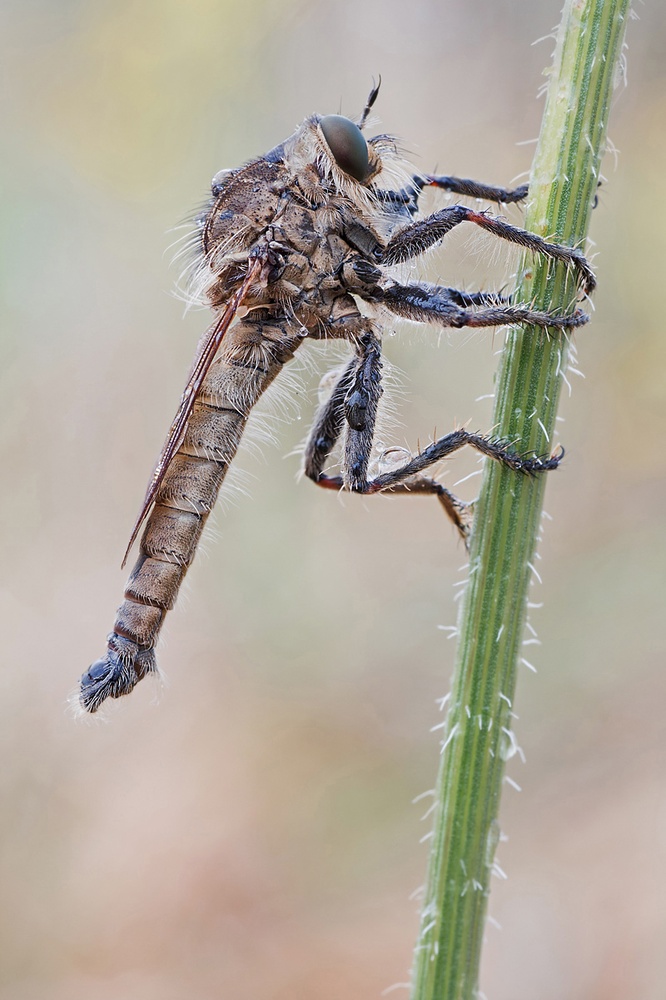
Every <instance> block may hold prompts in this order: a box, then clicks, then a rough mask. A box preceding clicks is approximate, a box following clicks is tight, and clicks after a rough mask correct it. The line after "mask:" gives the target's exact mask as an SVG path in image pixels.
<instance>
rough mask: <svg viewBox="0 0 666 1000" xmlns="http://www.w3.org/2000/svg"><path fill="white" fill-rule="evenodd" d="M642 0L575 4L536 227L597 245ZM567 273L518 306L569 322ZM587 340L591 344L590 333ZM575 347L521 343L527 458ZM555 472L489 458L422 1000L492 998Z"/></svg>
mask: <svg viewBox="0 0 666 1000" xmlns="http://www.w3.org/2000/svg"><path fill="white" fill-rule="evenodd" d="M628 7H629V3H628V0H566V4H565V8H564V12H563V16H562V22H561V25H560V28H559V31H558V36H557V43H556V49H555V57H554V66H553V68H552V69H551V70H550V73H549V77H550V80H549V86H548V92H547V101H546V108H545V112H544V118H543V122H542V127H541V135H540V138H539V143H538V146H537V150H536V154H535V159H534V163H533V166H532V173H531V178H530V186H529V190H530V195H529V203H528V206H527V213H526V222H525V225H526V228H527V229H529V230H530V231H531V232H534V233H538V234H539V235H541V236H544V237H547V238H548V239H551V240H554V241H557V242H560V243H564V244H567V245H569V246H582V245H583V244H584V241H585V238H586V235H587V230H588V225H589V220H590V214H591V211H592V207H593V204H594V198H595V192H596V188H597V182H598V178H599V164H600V159H601V155H602V152H603V147H604V140H605V135H606V125H607V121H608V113H609V106H610V97H611V93H612V90H613V84H614V78H615V76H616V74H617V72H618V68H619V66H620V61H621V58H622V44H623V38H624V27H625V21H626V18H627V15H628ZM575 298H576V288H575V279H574V276H573V275H572V274H571V273H570V272H567V270H566V268H565V267H564V266H563V265H555V266H553V265H552V264H550V265H548V264H547V263H545V262H543V261H535V260H534V259H531V260H528V259H525V260H524V261H523V266H522V268H521V272H520V280H519V283H518V287H517V289H516V299H515V300H516V301H519V302H529V303H530V304H533V306H534V308H535V309H539V310H550V311H553V312H558V313H561V312H562V311H563V310H564V311H566V310H570V309H572V308H573V306H574V300H575ZM586 335H587V334H586V333H585V332H584V333H582V334H581V336H586ZM569 350H570V346H569V344H568V342H567V338H566V337H565V336H564V335H557V336H551V337H546V336H544V335H543V333H540V332H539V331H538V330H537V329H535V328H532V327H528V328H524V329H514V330H511V331H510V332H509V334H508V336H507V341H506V347H505V350H504V353H503V357H502V361H501V366H500V371H499V374H498V380H497V393H496V404H495V414H494V420H493V424H494V427H495V430H496V433H497V434H498V436H499V437H501V438H503V439H506V440H509V441H511V442H515V450H516V451H518V452H520V453H525V454H527V453H530V452H536V453H537V454H540V455H543V454H547V453H548V452H550V451H551V450H552V442H553V437H554V429H555V418H556V413H557V404H558V399H559V395H560V390H561V387H562V382H563V380H564V379H565V378H566V367H567V358H568V354H569ZM545 479H546V477H545V476H539V477H538V478H533V479H529V478H527V477H521V476H520V475H518V474H516V473H515V472H512V471H510V470H507V469H505V468H502V467H500V466H499V464H498V463H495V462H489V461H487V462H486V468H485V471H484V479H483V485H482V489H481V495H480V497H479V501H478V504H477V510H476V517H475V522H474V527H473V531H472V538H471V552H470V571H469V583H468V585H467V588H466V591H465V594H464V598H463V604H462V607H461V617H460V624H459V636H460V638H459V645H458V651H457V659H456V665H455V671H454V678H453V684H452V695H451V700H450V708H449V713H448V717H447V722H446V728H445V738H444V745H445V750H444V752H443V755H442V763H441V768H440V774H439V777H438V785H437V807H436V810H435V822H434V832H433V839H432V848H431V854H430V859H429V867H428V877H427V884H426V890H425V899H424V905H423V912H422V918H421V928H420V933H419V939H418V943H417V947H416V951H415V959H414V976H413V990H412V998H413V1000H468V998H470V1000H471V998H473V997H476V996H477V995H478V977H479V963H480V957H481V944H482V939H483V934H484V926H485V915H486V904H487V899H488V894H489V891H490V877H491V875H492V874H497V875H500V877H501V875H502V873H501V869H499V867H498V865H497V863H496V862H495V848H496V846H497V842H498V839H499V825H498V810H499V802H500V787H501V783H502V778H503V773H504V764H505V761H506V760H507V759H508V758H509V757H511V756H512V755H513V754H514V752H515V751H516V743H515V740H514V737H513V734H512V729H511V716H512V712H511V708H512V704H513V701H514V692H515V682H516V671H517V666H518V664H519V662H520V659H521V642H522V638H523V629H524V624H525V616H526V608H527V592H528V588H529V585H530V581H531V579H532V577H534V576H537V574H536V571H535V569H534V568H533V563H534V553H535V548H536V543H537V539H538V535H539V525H540V519H541V511H542V499H543V492H544V487H545Z"/></svg>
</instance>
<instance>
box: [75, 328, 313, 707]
mask: <svg viewBox="0 0 666 1000" xmlns="http://www.w3.org/2000/svg"><path fill="white" fill-rule="evenodd" d="M302 339H303V338H302V334H301V332H300V331H299V332H297V333H296V334H293V333H292V331H291V330H290V328H289V326H288V324H287V323H286V322H285V321H284V320H282V323H280V324H278V322H277V321H276V320H275V319H272V320H271V321H267V320H265V319H260V318H254V319H246V320H244V321H242V322H240V323H238V324H237V325H236V326H234V327H233V328H232V329H231V330H230V331H229V334H228V337H227V340H226V341H225V344H224V346H223V349H222V352H221V354H220V356H219V357H218V358H217V360H216V361H214V362H213V364H212V365H211V367H210V370H209V371H208V373H207V375H206V377H205V379H204V382H203V384H202V387H201V391H200V393H199V395H198V397H197V400H196V402H195V404H194V407H193V410H192V413H191V415H190V418H189V420H188V424H187V428H186V430H185V435H184V437H183V441H182V443H181V445H180V447H179V449H178V451H177V452H176V454H175V456H174V458H173V460H172V461H171V463H170V465H169V467H168V469H167V471H166V473H165V475H164V478H163V480H162V482H161V484H160V487H159V490H158V492H157V495H156V497H155V503H154V506H153V509H152V511H151V513H150V515H149V517H148V520H147V523H146V527H145V529H144V532H143V535H142V537H141V541H140V544H139V557H138V559H137V561H136V563H135V565H134V568H133V569H132V572H131V573H130V577H129V580H128V581H127V587H126V590H125V599H124V601H123V603H122V604H121V605H120V607H119V608H118V611H117V614H116V620H115V623H114V626H113V632H112V633H111V635H110V636H109V638H108V648H107V652H106V654H105V655H104V656H103V657H102V658H101V659H99V660H97V661H96V662H95V663H93V664H92V666H91V667H90V668H89V670H88V671H87V673H85V674H84V675H83V677H82V678H81V696H80V697H81V703H82V705H83V707H84V708H85V709H86V710H87V711H89V712H95V711H96V710H97V709H98V708H99V706H100V705H101V704H102V702H103V701H104V700H105V699H106V698H107V697H112V698H118V697H120V696H121V695H124V694H128V693H129V692H130V691H131V690H132V688H133V687H134V686H135V685H136V684H137V683H138V681H139V680H141V678H142V677H144V676H145V675H146V674H147V673H152V672H154V671H155V670H156V664H155V654H154V651H153V647H154V645H155V643H156V641H157V637H158V635H159V631H160V628H161V627H162V622H163V621H164V616H165V614H166V612H167V611H169V610H170V609H171V608H172V607H173V606H174V604H175V603H176V598H177V597H178V591H179V589H180V585H181V583H182V581H183V577H184V576H185V573H186V572H187V569H188V567H189V565H190V564H191V562H192V560H193V559H194V554H195V552H196V548H197V545H198V542H199V539H200V537H201V533H202V531H203V528H204V525H205V523H206V519H207V518H208V515H209V514H210V512H211V510H212V509H213V507H214V506H215V502H216V500H217V496H218V493H219V491H220V487H221V486H222V483H223V482H224V478H225V476H226V474H227V470H228V468H229V465H230V463H231V461H232V460H233V458H234V456H235V454H236V451H237V449H238V445H239V444H240V440H241V437H242V435H243V431H244V429H245V425H246V423H247V420H248V417H249V414H250V411H251V409H252V407H253V406H254V405H255V403H256V402H257V400H258V399H259V397H260V396H261V395H262V393H263V392H264V391H265V390H266V389H267V388H268V386H269V385H270V384H271V382H272V381H273V379H274V378H275V376H276V375H277V374H278V373H279V371H280V370H281V368H282V366H283V365H284V364H285V363H286V362H287V361H289V360H290V359H291V358H292V357H293V354H294V351H295V350H296V348H297V347H298V346H299V344H300V343H301V342H302Z"/></svg>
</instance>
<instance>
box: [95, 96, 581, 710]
mask: <svg viewBox="0 0 666 1000" xmlns="http://www.w3.org/2000/svg"><path fill="white" fill-rule="evenodd" d="M377 91H378V88H375V89H374V90H373V91H372V93H371V94H370V97H369V99H368V102H367V105H366V108H365V110H364V112H363V115H362V116H361V119H360V121H359V123H358V124H355V123H354V122H352V121H351V120H350V119H347V118H343V117H341V116H339V115H327V116H325V117H321V116H320V115H312V116H311V117H310V118H306V120H305V121H304V122H303V123H302V125H301V126H300V127H299V128H298V129H297V130H296V132H294V133H293V135H291V136H290V137H289V138H288V139H286V140H285V141H284V142H283V143H282V144H281V145H279V146H277V147H276V148H275V149H273V150H271V151H270V152H269V153H267V154H266V155H265V156H261V157H259V158H258V159H255V160H252V161H251V162H249V163H247V164H245V165H244V166H242V167H239V168H238V169H236V170H229V171H223V172H222V173H221V174H219V175H217V176H216V177H215V178H214V180H213V186H212V200H211V202H210V205H209V207H208V209H207V211H206V212H205V214H204V215H203V216H202V217H201V219H200V220H199V221H200V246H199V250H200V254H199V260H198V264H197V268H196V273H195V282H196V283H197V284H198V286H199V288H200V290H201V292H202V293H203V295H204V297H205V298H206V300H207V301H208V303H209V304H210V306H211V307H212V309H213V312H214V314H215V317H216V318H215V322H214V323H213V325H212V327H211V328H210V329H209V330H208V332H207V333H206V334H205V335H204V337H203V339H202V341H201V343H200V344H199V348H198V351H197V355H196V357H195V361H194V364H193V367H192V371H191V372H190V377H189V379H188V383H187V386H186V389H185V392H184V393H183V396H182V399H181V403H180V406H179V409H178V412H177V414H176V417H175V419H174V422H173V424H172V426H171V429H170V431H169V435H168V437H167V441H166V444H165V445H164V448H163V450H162V453H161V455H160V457H159V459H158V462H157V465H156V467H155V471H154V473H153V476H152V479H151V481H150V484H149V487H148V491H147V494H146V498H145V501H144V504H143V507H142V509H141V511H140V514H139V517H138V519H137V522H136V525H135V527H134V530H133V532H132V535H131V538H130V542H129V545H128V550H127V551H128V552H129V550H130V548H131V547H132V545H133V543H134V541H135V540H136V538H137V537H138V534H139V531H140V529H141V527H142V525H143V523H144V521H145V520H146V518H147V523H146V526H145V529H144V532H143V535H142V538H141V542H140V553H139V558H138V560H137V562H136V564H135V566H134V569H133V570H132V572H131V574H130V578H129V581H128V584H127V589H126V591H125V599H124V601H123V603H122V604H121V606H120V608H119V609H118V613H117V617H116V621H115V624H114V627H113V632H112V633H111V634H110V636H109V638H108V648H107V652H106V654H105V655H104V657H102V658H101V659H100V660H97V661H96V662H95V663H94V664H93V665H92V666H91V667H90V668H89V670H88V671H87V672H86V673H85V674H84V675H83V677H82V679H81V694H80V699H81V703H82V705H83V707H84V708H85V709H86V710H88V711H90V712H94V711H96V710H97V709H98V708H99V706H100V705H101V704H102V702H103V701H104V700H105V699H106V698H107V697H113V698H117V697H120V696H121V695H124V694H127V693H129V691H131V690H132V688H133V687H134V686H135V685H136V684H137V682H138V681H139V680H141V678H143V677H144V676H145V675H146V674H149V673H152V672H154V671H155V670H156V665H155V653H154V646H155V643H156V640H157V637H158V634H159V631H160V627H161V625H162V622H163V620H164V616H165V614H166V612H167V611H168V610H169V609H170V608H172V607H173V605H174V603H175V600H176V597H177V594H178V589H179V587H180V584H181V582H182V580H183V577H184V575H185V573H186V571H187V568H188V566H189V565H190V563H191V562H192V559H193V557H194V553H195V550H196V547H197V543H198V541H199V538H200V536H201V532H202V530H203V527H204V524H205V521H206V518H207V517H208V514H209V513H210V511H211V509H212V507H213V506H214V504H215V501H216V498H217V495H218V492H219V489H220V486H221V485H222V482H223V480H224V477H225V475H226V472H227V469H228V467H229V463H230V462H231V461H232V459H233V457H234V455H235V453H236V450H237V448H238V445H239V442H240V439H241V436H242V434H243V430H244V427H245V424H246V422H247V419H248V416H249V413H250V411H251V409H252V407H253V406H254V404H255V403H256V402H257V400H258V399H259V397H260V396H261V395H262V393H263V392H264V391H265V390H266V389H267V388H268V386H269V385H270V384H271V382H272V381H273V379H274V378H275V377H276V376H277V375H278V373H279V372H280V370H281V368H282V367H283V365H285V364H286V363H287V362H288V361H290V360H291V358H292V357H293V355H294V352H295V351H296V350H297V349H298V347H299V346H300V344H301V343H302V342H303V341H304V340H305V339H307V338H311V339H315V340H346V341H348V342H349V343H350V345H351V346H352V348H353V354H352V357H351V359H350V360H349V362H348V364H347V365H346V367H345V368H344V370H343V371H342V373H341V374H339V376H338V378H337V382H336V383H335V385H334V388H333V391H332V393H331V395H330V397H329V399H328V400H327V401H326V402H325V403H324V404H323V406H322V407H321V409H320V411H319V413H318V415H317V417H316V419H315V423H314V427H313V429H312V431H311V433H310V436H309V439H308V442H307V444H306V448H305V473H306V475H307V476H308V477H309V478H310V479H312V480H313V481H314V482H315V483H317V484H318V485H320V486H323V487H325V488H330V489H335V490H339V489H345V490H350V491H353V492H357V493H377V492H382V491H388V492H393V493H397V492H405V493H413V492H419V493H422V492H427V493H432V494H434V495H435V496H437V498H438V499H439V501H440V502H441V503H442V505H443V507H444V509H445V510H446V513H447V514H448V516H449V517H450V518H451V519H452V521H453V522H454V524H455V525H456V527H457V528H458V530H459V531H460V532H461V534H462V535H463V537H465V535H466V531H467V527H466V516H465V513H466V512H465V506H466V505H465V504H464V503H462V502H461V501H460V500H458V499H457V498H456V497H454V496H453V495H452V494H451V493H450V492H449V491H448V490H446V489H445V488H444V487H443V486H442V485H441V484H440V483H438V482H437V481H436V480H434V479H431V478H429V477H427V476H425V475H424V474H423V473H424V470H426V469H427V468H428V467H429V466H430V465H432V464H433V463H434V462H437V461H439V460H440V459H442V458H444V457H446V456H447V455H450V454H451V453H452V452H454V451H456V450H457V449H459V448H461V447H463V446H464V445H471V446H472V447H473V448H475V449H476V450H477V451H479V452H481V453H482V454H484V455H487V456H489V457H490V458H493V459H495V460H497V461H499V462H502V463H503V464H504V465H506V466H508V467H510V468H512V469H515V470H517V471H521V472H528V473H538V472H544V471H547V470H549V469H554V468H555V467H556V466H557V465H558V463H559V461H560V457H561V455H554V456H550V457H545V458H540V457H533V456H531V457H526V456H521V455H518V454H516V453H514V452H513V451H512V450H511V449H510V448H509V447H508V446H507V445H506V444H505V443H503V442H498V441H494V440H492V439H490V438H488V437H485V436H483V435H480V434H473V433H470V432H468V431H466V430H455V431H453V432H451V433H450V434H447V435H445V436H444V437H442V438H440V439H439V440H437V441H435V442H434V443H433V444H431V445H429V446H428V447H427V448H425V449H424V450H423V451H422V452H420V453H418V454H417V455H415V456H413V457H411V458H410V459H409V460H408V461H406V462H405V463H404V464H402V465H401V466H400V467H398V468H393V469H392V470H391V471H388V472H385V473H383V474H381V475H379V476H376V477H374V478H368V466H369V461H370V455H371V451H372V444H373V434H374V426H375V418H376V413H377V406H378V402H379V399H380V396H381V393H382V388H381V367H382V365H381V339H380V338H381V329H380V325H379V322H378V318H377V317H378V316H382V317H383V318H384V322H385V321H386V317H387V316H388V317H390V316H391V315H393V316H399V317H405V318H407V319H411V320H416V321H420V322H423V323H429V324H431V325H433V326H435V327H438V328H442V327H482V326H483V327H486V326H489V327H495V326H500V325H504V324H512V323H529V324H533V325H536V326H540V327H544V328H560V329H562V328H564V329H571V328H573V327H577V326H580V325H582V324H583V323H586V322H587V320H588V316H587V315H586V314H585V313H584V312H582V311H581V310H580V309H576V310H575V311H573V312H571V313H570V314H568V315H550V314H547V313H543V312H536V311H534V310H532V309H531V308H530V307H529V306H527V305H522V304H515V303H513V302H512V301H511V300H510V299H509V298H505V297H502V296H500V295H498V294H496V293H494V292H476V293H468V292H462V291H458V290H457V289H455V288H445V287H441V286H439V285H432V284H425V283H415V282H410V283H407V284H402V283H400V282H398V281H396V280H394V278H393V276H392V270H391V266H392V265H395V264H399V263H401V262H403V261H407V260H410V259H412V258H415V257H418V256H420V255H421V254H423V253H424V252H425V251H426V250H427V249H428V248H429V247H432V246H433V245H435V244H436V243H439V242H440V241H441V240H442V239H443V238H444V237H445V236H446V234H447V233H448V232H450V230H451V229H453V228H454V227H455V226H457V225H459V224H460V223H462V222H471V223H473V224H475V225H477V226H480V227H482V228H483V229H486V230H487V231H489V232H491V233H494V234H495V235H496V236H498V237H500V238H502V239H505V240H508V241H509V242H512V243H515V244H518V245H519V246H522V247H524V248H526V249H528V250H531V251H532V252H534V253H535V254H538V255H540V256H542V257H545V258H547V259H550V260H553V261H563V262H565V263H566V264H569V265H571V266H572V267H574V268H575V269H576V270H577V273H578V275H579V278H580V284H581V286H582V289H583V291H584V292H585V293H589V292H591V291H592V289H593V288H594V284H595V279H594V275H593V273H592V271H591V269H590V267H589V264H588V263H587V261H586V259H585V257H584V256H583V255H582V254H581V252H580V251H579V250H577V249H573V248H570V247H565V246H560V245H557V244H553V243H547V242H546V241H544V240H543V239H541V238H540V237H538V236H536V235H534V234H532V233H528V232H526V231H524V230H522V229H518V228H516V227H514V226H510V225H508V224H507V223H506V222H504V221H502V220H501V219H498V218H496V217H493V216H491V215H488V214H485V213H481V212H477V211H473V210H472V209H470V208H468V207H466V206H465V205H459V204H455V205H450V206H448V207H446V208H443V209H441V210H440V211H438V212H435V213H434V214H432V215H428V216H426V217H424V218H419V204H418V203H419V196H420V194H421V192H422V190H423V188H424V187H426V186H434V187H438V188H443V189H445V190H448V191H451V192H454V193H457V194H460V195H464V196H470V197H475V198H483V199H485V200H488V201H494V202H498V203H502V202H515V201H520V200H521V199H523V198H524V197H525V196H526V194H527V187H526V186H523V187H520V188H517V189H515V190H505V189H503V188H494V187H490V186H487V185H484V184H478V183H476V182H474V181H469V180H462V179H459V178H455V177H435V176H430V175H423V174H416V175H413V174H412V175H411V176H410V175H409V174H408V173H406V172H405V167H404V166H403V165H402V162H401V160H400V158H399V156H398V153H397V151H396V146H395V142H394V140H393V139H391V138H390V137H388V136H384V135H380V136H376V137H374V138H372V139H369V140H368V141H366V139H365V138H364V136H363V134H362V129H363V126H364V124H365V121H366V118H367V115H368V113H369V111H370V108H371V107H372V104H373V103H374V100H375V98H376V96H377ZM358 300H362V301H363V302H364V303H365V304H366V307H365V308H364V310H363V313H361V311H360V310H359V307H358ZM340 440H341V441H342V453H343V457H342V471H341V475H339V476H338V475H328V474H327V473H326V471H325V469H326V464H327V460H328V458H329V456H330V454H331V451H332V450H333V448H334V447H335V445H336V444H337V443H338V441H340Z"/></svg>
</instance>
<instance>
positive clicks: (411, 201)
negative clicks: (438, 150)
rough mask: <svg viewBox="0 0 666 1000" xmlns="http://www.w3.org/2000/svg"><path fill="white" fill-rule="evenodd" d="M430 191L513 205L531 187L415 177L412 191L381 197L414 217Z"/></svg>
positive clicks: (421, 175)
mask: <svg viewBox="0 0 666 1000" xmlns="http://www.w3.org/2000/svg"><path fill="white" fill-rule="evenodd" d="M426 187H437V188H442V189H443V190H444V191H451V193H452V194H461V195H463V196H464V197H466V198H480V199H482V200H483V201H494V202H497V204H498V205H511V204H515V203H516V202H519V201H523V199H524V198H526V197H527V195H528V190H529V189H528V185H527V184H521V185H520V187H517V188H501V187H495V186H494V185H492V184H482V183H480V182H479V181H473V180H471V179H470V178H468V177H447V176H444V175H434V174H414V176H413V177H412V183H411V184H410V186H409V187H406V188H402V189H401V190H399V191H390V190H389V191H386V190H384V189H379V190H378V191H377V196H378V197H379V198H380V199H381V200H382V201H384V202H388V203H389V204H393V205H395V206H396V207H398V206H404V207H405V208H407V210H408V212H409V213H410V214H411V215H414V214H415V213H416V211H417V210H418V200H419V196H420V195H421V192H422V191H423V189H424V188H426Z"/></svg>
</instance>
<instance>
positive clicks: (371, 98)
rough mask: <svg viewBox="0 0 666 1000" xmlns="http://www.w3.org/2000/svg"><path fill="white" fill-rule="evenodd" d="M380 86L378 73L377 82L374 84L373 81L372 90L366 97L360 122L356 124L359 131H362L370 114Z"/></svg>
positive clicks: (380, 79) (380, 81) (380, 80)
mask: <svg viewBox="0 0 666 1000" xmlns="http://www.w3.org/2000/svg"><path fill="white" fill-rule="evenodd" d="M381 85H382V77H381V73H380V75H379V80H378V81H377V83H376V84H375V81H374V80H373V81H372V90H371V91H370V93H369V95H368V99H367V101H366V102H365V107H364V108H363V114H362V115H361V120H360V122H359V123H358V127H359V128H360V129H362V128H363V126H364V125H365V123H366V120H367V117H368V115H369V114H370V110H371V108H372V105H373V104H374V103H375V101H376V100H377V94H378V93H379V88H380V87H381Z"/></svg>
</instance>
